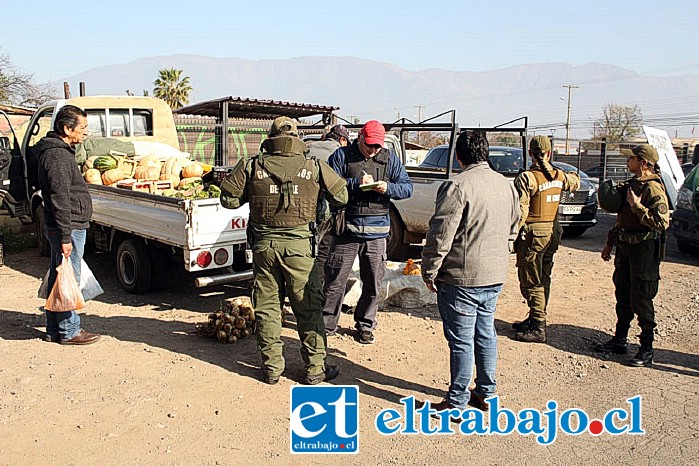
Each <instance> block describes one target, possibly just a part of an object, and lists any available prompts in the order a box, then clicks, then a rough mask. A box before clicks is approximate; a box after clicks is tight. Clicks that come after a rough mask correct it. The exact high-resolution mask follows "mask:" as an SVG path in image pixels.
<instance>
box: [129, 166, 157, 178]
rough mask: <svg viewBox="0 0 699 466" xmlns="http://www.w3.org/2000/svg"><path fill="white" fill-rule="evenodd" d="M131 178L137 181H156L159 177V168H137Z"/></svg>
mask: <svg viewBox="0 0 699 466" xmlns="http://www.w3.org/2000/svg"><path fill="white" fill-rule="evenodd" d="M133 177H134V178H136V179H137V180H157V179H158V178H159V177H160V168H159V167H144V166H138V167H136V171H135V172H134V174H133Z"/></svg>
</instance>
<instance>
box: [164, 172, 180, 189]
mask: <svg viewBox="0 0 699 466" xmlns="http://www.w3.org/2000/svg"><path fill="white" fill-rule="evenodd" d="M160 181H172V187H173V188H176V187H178V186H179V185H180V176H179V175H173V174H172V173H163V174H162V175H160Z"/></svg>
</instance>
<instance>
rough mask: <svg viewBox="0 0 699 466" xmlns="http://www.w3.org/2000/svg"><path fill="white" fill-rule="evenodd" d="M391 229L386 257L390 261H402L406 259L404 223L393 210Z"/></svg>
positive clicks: (391, 212) (387, 239)
mask: <svg viewBox="0 0 699 466" xmlns="http://www.w3.org/2000/svg"><path fill="white" fill-rule="evenodd" d="M389 216H390V217H391V229H390V231H389V233H388V238H386V256H387V257H388V259H389V260H395V261H401V260H403V258H404V257H405V250H406V247H405V244H403V221H402V220H401V219H400V217H399V216H398V214H397V213H396V212H395V211H394V210H393V209H391V211H390V214H389Z"/></svg>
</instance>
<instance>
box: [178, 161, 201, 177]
mask: <svg viewBox="0 0 699 466" xmlns="http://www.w3.org/2000/svg"><path fill="white" fill-rule="evenodd" d="M203 174H204V168H203V167H202V166H201V164H200V163H199V162H194V163H192V164H190V165H187V166H186V167H182V178H194V177H197V176H201V175H203Z"/></svg>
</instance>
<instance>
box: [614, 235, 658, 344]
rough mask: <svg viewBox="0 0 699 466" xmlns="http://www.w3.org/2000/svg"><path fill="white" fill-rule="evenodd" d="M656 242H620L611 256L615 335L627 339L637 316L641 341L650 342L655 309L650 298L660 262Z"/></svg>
mask: <svg viewBox="0 0 699 466" xmlns="http://www.w3.org/2000/svg"><path fill="white" fill-rule="evenodd" d="M657 248H658V241H657V240H653V239H649V240H645V241H642V242H640V243H638V244H628V243H623V242H619V243H617V246H616V255H615V256H614V275H613V276H612V279H613V280H614V286H615V291H614V294H615V296H616V315H617V323H616V332H615V335H616V336H617V337H620V338H626V337H627V336H628V333H629V327H630V326H631V321H632V320H633V317H634V314H636V315H637V316H638V325H639V326H640V327H641V337H642V338H644V337H645V338H646V340H650V341H651V342H652V341H653V329H654V328H655V308H654V307H653V298H655V295H656V294H657V293H658V281H659V280H660V260H659V258H658V249H657Z"/></svg>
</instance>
